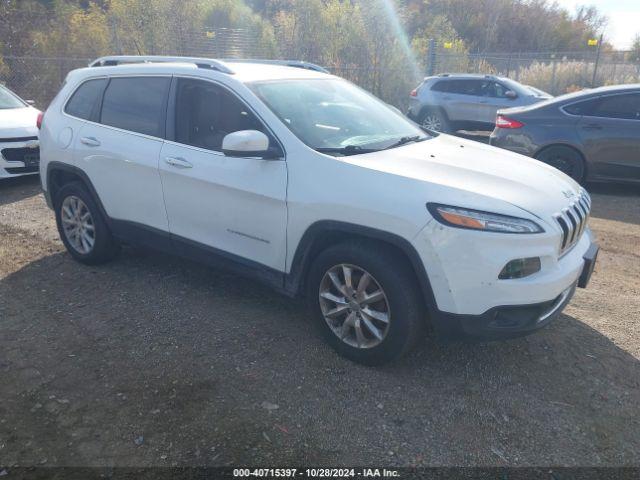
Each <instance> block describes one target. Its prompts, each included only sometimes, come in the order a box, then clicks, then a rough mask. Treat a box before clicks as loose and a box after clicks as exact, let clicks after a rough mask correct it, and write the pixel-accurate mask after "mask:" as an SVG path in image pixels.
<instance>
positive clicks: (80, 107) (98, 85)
mask: <svg viewBox="0 0 640 480" xmlns="http://www.w3.org/2000/svg"><path fill="white" fill-rule="evenodd" d="M106 84H107V79H106V78H98V79H95V80H89V81H87V82H84V83H83V84H82V85H80V87H78V89H77V90H76V91H75V93H74V94H73V96H72V97H71V100H69V102H68V103H67V106H66V107H65V109H64V111H65V112H66V113H68V114H69V115H72V116H74V117H78V118H81V119H83V120H89V119H90V118H91V115H92V113H93V111H94V108H95V107H96V103H97V102H98V99H99V98H100V97H101V96H102V91H103V90H104V87H105V85H106Z"/></svg>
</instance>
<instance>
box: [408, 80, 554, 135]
mask: <svg viewBox="0 0 640 480" xmlns="http://www.w3.org/2000/svg"><path fill="white" fill-rule="evenodd" d="M549 98H551V95H549V94H547V93H546V92H542V91H541V90H538V89H536V88H533V87H529V86H527V85H523V84H521V83H518V82H516V81H514V80H510V79H508V78H504V77H496V76H493V75H471V74H456V75H454V74H448V73H445V74H442V75H438V76H435V77H426V78H425V79H424V81H423V82H422V83H421V84H420V85H419V86H418V87H417V88H415V89H414V90H413V91H412V92H411V94H410V105H409V110H408V112H407V115H408V116H409V118H411V119H412V120H414V121H415V122H417V123H419V124H421V125H422V126H423V127H425V128H428V129H430V130H435V131H438V132H455V131H457V130H493V127H494V126H495V119H496V112H497V111H498V110H499V109H503V108H510V107H521V106H525V105H532V104H534V103H538V102H541V101H543V100H548V99H549Z"/></svg>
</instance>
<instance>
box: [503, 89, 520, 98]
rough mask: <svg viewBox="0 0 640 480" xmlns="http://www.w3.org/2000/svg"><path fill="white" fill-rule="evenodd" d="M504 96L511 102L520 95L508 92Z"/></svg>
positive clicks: (511, 91)
mask: <svg viewBox="0 0 640 480" xmlns="http://www.w3.org/2000/svg"><path fill="white" fill-rule="evenodd" d="M504 96H505V97H507V98H508V99H509V100H514V99H516V98H518V94H517V93H516V92H514V91H513V90H507V91H506V92H504Z"/></svg>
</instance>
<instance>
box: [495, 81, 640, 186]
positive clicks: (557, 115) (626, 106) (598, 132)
mask: <svg viewBox="0 0 640 480" xmlns="http://www.w3.org/2000/svg"><path fill="white" fill-rule="evenodd" d="M490 143H491V144H492V145H495V146H497V147H501V148H506V149H508V150H512V151H514V152H517V153H521V154H523V155H527V156H530V157H534V158H536V159H538V160H540V161H541V162H544V163H547V164H549V165H552V166H554V167H556V168H557V169H559V170H561V171H562V172H564V173H566V174H567V175H569V176H570V177H571V178H573V179H574V180H575V181H576V182H584V181H586V180H619V181H632V182H638V181H640V84H636V85H618V86H613V87H602V88H594V89H592V90H585V91H582V92H577V93H572V94H568V95H563V96H561V97H557V98H555V99H553V100H551V101H547V102H544V103H540V104H537V105H533V106H530V107H524V108H513V109H506V110H500V111H499V112H498V115H497V121H496V128H495V130H494V131H493V133H492V134H491V137H490Z"/></svg>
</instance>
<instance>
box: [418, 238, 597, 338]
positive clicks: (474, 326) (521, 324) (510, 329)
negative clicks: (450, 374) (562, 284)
mask: <svg viewBox="0 0 640 480" xmlns="http://www.w3.org/2000/svg"><path fill="white" fill-rule="evenodd" d="M598 251H599V247H598V245H597V244H596V243H591V245H590V247H589V249H588V250H587V252H586V253H585V254H584V257H583V259H584V266H583V268H582V271H581V273H580V276H579V278H578V279H577V280H576V281H575V282H574V283H573V284H572V285H570V286H569V287H567V288H566V289H565V290H564V291H562V293H560V295H558V296H557V297H556V298H554V299H552V300H549V301H547V302H540V303H535V304H530V305H507V306H499V307H494V308H491V309H489V310H487V311H486V312H485V313H483V314H481V315H459V314H453V313H447V312H440V311H439V312H437V314H436V315H435V316H434V318H432V319H431V320H432V324H433V326H434V328H435V330H436V332H437V333H438V335H439V337H440V338H443V339H449V340H452V339H453V340H454V339H459V338H464V337H467V338H475V339H478V340H500V339H507V338H514V337H520V336H524V335H528V334H530V333H533V332H535V331H537V330H540V329H541V328H543V327H545V326H547V325H548V324H549V323H551V322H552V321H553V320H554V319H556V318H557V317H558V316H560V314H561V313H562V311H563V310H564V308H565V307H566V306H567V305H568V304H569V302H570V301H571V299H572V298H573V295H574V293H575V291H576V287H580V288H586V287H587V285H588V283H589V280H590V279H591V275H592V273H593V269H594V267H595V263H596V259H597V256H598Z"/></svg>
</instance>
